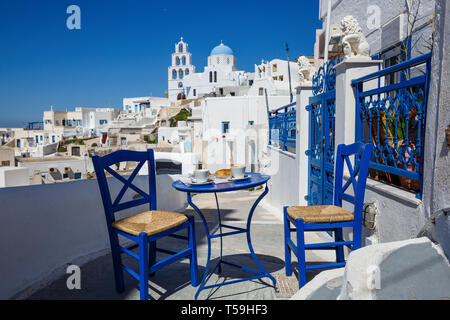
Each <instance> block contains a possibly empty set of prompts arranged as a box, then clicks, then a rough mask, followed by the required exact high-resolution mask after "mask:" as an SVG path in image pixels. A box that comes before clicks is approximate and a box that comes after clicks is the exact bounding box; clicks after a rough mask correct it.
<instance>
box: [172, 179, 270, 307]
mask: <svg viewBox="0 0 450 320" xmlns="http://www.w3.org/2000/svg"><path fill="white" fill-rule="evenodd" d="M247 174H248V175H250V178H249V179H247V180H244V181H234V182H225V183H220V184H213V185H206V186H187V185H186V184H184V183H183V182H181V181H180V180H178V181H175V182H174V183H173V184H172V187H174V188H175V189H176V190H178V191H182V192H186V193H187V201H188V203H189V204H190V205H191V206H192V208H194V210H195V211H196V212H197V214H198V215H199V216H200V218H201V219H202V222H203V226H204V227H205V231H206V237H207V240H208V258H207V261H206V267H205V272H204V274H203V278H202V281H201V283H200V286H199V288H198V290H197V292H196V294H195V299H197V298H198V295H199V293H200V292H201V291H202V290H205V289H209V288H214V287H220V286H224V285H229V284H233V283H238V282H242V281H247V280H254V279H261V278H265V277H268V278H269V279H270V280H272V282H273V287H274V289H275V291H276V292H278V290H277V287H276V280H275V278H274V277H273V276H272V275H271V274H270V273H269V272H267V270H266V269H265V268H264V267H263V266H262V265H261V263H260V262H259V260H258V258H257V256H256V254H255V251H254V250H253V246H252V241H251V237H250V226H251V221H252V217H253V213H254V211H255V209H256V207H257V206H258V204H259V202H260V201H261V200H262V199H263V198H264V196H265V195H266V194H267V193H268V192H269V189H268V187H267V181H269V179H270V176H267V175H263V174H259V173H247ZM264 184H265V185H266V187H265V190H264V192H263V193H262V194H261V195H260V196H259V197H258V199H256V201H255V203H254V204H253V206H252V208H251V210H250V212H249V215H248V218H247V225H246V228H239V227H234V226H229V225H225V224H222V220H221V215H220V208H219V201H218V199H217V194H218V193H222V192H230V191H238V190H245V189H249V188H254V187H258V186H261V185H264ZM194 193H214V196H215V198H216V205H217V214H218V218H219V233H218V234H211V233H210V231H209V228H208V223H207V222H206V219H205V217H204V215H203V214H202V212H201V211H200V209H199V208H198V207H197V206H196V205H195V204H194V203H193V202H192V194H194ZM222 228H226V229H231V230H233V231H231V232H227V233H222ZM240 233H246V234H247V244H248V248H249V250H250V254H251V256H252V258H253V260H254V261H255V263H256V265H257V266H258V268H259V270H253V269H250V268H247V267H245V266H240V265H237V264H234V263H230V262H227V261H224V260H223V256H222V238H223V237H228V236H232V235H236V234H240ZM215 238H220V258H219V261H218V263H217V264H216V265H215V266H214V268H211V271H210V270H209V269H210V268H209V267H210V262H211V239H215ZM221 264H226V265H229V266H232V267H236V268H240V269H242V270H245V271H249V272H251V273H254V274H255V276H252V277H247V278H243V279H238V280H232V281H228V282H223V283H218V284H213V285H209V286H207V285H206V283H207V281H208V280H209V278H210V277H211V276H212V275H213V274H214V272H215V271H216V269H218V271H219V274H220V273H221V270H222V267H221Z"/></svg>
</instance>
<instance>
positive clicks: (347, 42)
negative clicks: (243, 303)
mask: <svg viewBox="0 0 450 320" xmlns="http://www.w3.org/2000/svg"><path fill="white" fill-rule="evenodd" d="M340 28H341V32H342V46H343V50H344V54H345V58H346V59H349V58H351V57H368V58H369V59H370V45H369V43H368V42H367V40H366V37H365V36H364V34H363V33H362V29H361V26H360V25H359V23H358V21H357V20H356V19H355V18H354V17H353V16H346V17H345V18H344V19H343V20H342V21H341V25H340Z"/></svg>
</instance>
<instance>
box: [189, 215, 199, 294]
mask: <svg viewBox="0 0 450 320" xmlns="http://www.w3.org/2000/svg"><path fill="white" fill-rule="evenodd" d="M188 218H189V248H190V249H191V251H192V254H191V256H190V257H189V260H190V269H191V270H190V271H191V285H192V286H193V287H196V286H198V285H199V282H200V281H199V278H198V263H197V241H196V239H195V220H194V217H192V216H189V217H188Z"/></svg>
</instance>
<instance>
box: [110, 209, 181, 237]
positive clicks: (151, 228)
mask: <svg viewBox="0 0 450 320" xmlns="http://www.w3.org/2000/svg"><path fill="white" fill-rule="evenodd" d="M186 221H188V218H187V217H186V216H185V215H183V214H180V213H175V212H168V211H146V212H142V213H139V214H137V215H134V216H131V217H128V218H125V219H122V220H119V221H116V222H113V224H112V226H113V227H114V228H116V229H118V230H121V231H123V232H126V233H129V234H132V235H135V236H139V234H140V233H141V232H146V233H147V235H149V236H151V235H154V234H157V233H160V232H163V231H166V230H168V229H171V228H174V227H176V226H179V225H181V224H183V223H185V222H186Z"/></svg>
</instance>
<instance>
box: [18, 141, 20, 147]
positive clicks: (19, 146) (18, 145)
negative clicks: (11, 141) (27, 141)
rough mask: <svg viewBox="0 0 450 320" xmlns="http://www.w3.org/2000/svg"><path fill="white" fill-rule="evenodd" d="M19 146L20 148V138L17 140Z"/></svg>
mask: <svg viewBox="0 0 450 320" xmlns="http://www.w3.org/2000/svg"><path fill="white" fill-rule="evenodd" d="M17 148H20V140H17Z"/></svg>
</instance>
